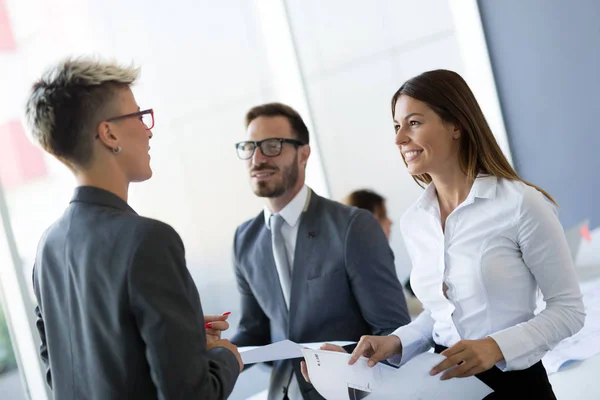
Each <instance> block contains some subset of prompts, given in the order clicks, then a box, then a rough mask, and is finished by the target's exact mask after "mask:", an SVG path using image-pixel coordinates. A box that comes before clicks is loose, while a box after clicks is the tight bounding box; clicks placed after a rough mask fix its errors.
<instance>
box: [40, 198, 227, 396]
mask: <svg viewBox="0 0 600 400" xmlns="http://www.w3.org/2000/svg"><path fill="white" fill-rule="evenodd" d="M33 285H34V290H35V295H36V297H37V300H38V307H37V308H36V314H37V316H38V320H37V328H38V330H39V333H40V337H41V339H42V345H41V348H40V350H41V356H42V359H43V360H44V362H45V364H46V366H47V382H48V384H49V385H50V386H51V387H52V389H53V393H54V398H55V399H60V400H70V399H98V400H104V399H106V400H119V399H123V400H125V399H225V398H227V396H229V394H230V393H231V391H232V389H233V386H234V384H235V382H236V380H237V377H238V375H239V365H238V362H237V359H236V357H235V355H234V354H233V353H232V352H231V351H229V350H227V349H224V348H215V349H212V350H209V351H207V350H206V337H205V327H204V316H203V314H202V307H201V305H200V298H199V296H198V291H197V289H196V286H195V284H194V282H193V280H192V278H191V276H190V274H189V272H188V269H187V268H186V263H185V254H184V247H183V243H182V241H181V239H180V237H179V235H178V234H177V233H176V232H175V231H174V230H173V228H171V227H170V226H169V225H166V224H164V223H162V222H159V221H156V220H152V219H148V218H144V217H141V216H139V215H137V214H136V213H135V211H133V210H132V209H131V208H130V207H129V206H128V205H127V203H126V202H125V201H123V200H122V199H121V198H119V197H118V196H116V195H115V194H113V193H110V192H107V191H104V190H101V189H98V188H93V187H79V188H77V189H76V190H75V195H74V196H73V199H72V200H71V203H70V205H69V207H68V208H67V210H66V211H65V213H64V215H63V216H62V217H61V218H60V219H59V220H58V221H57V222H56V223H54V224H53V225H52V226H51V227H50V228H49V229H48V230H47V231H46V232H45V233H44V236H43V237H42V239H41V241H40V244H39V247H38V253H37V257H36V261H35V267H34V272H33Z"/></svg>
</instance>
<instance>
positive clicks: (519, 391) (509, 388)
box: [435, 344, 556, 400]
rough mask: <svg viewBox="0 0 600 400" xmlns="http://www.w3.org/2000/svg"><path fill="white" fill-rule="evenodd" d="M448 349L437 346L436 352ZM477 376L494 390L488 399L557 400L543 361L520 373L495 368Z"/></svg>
mask: <svg viewBox="0 0 600 400" xmlns="http://www.w3.org/2000/svg"><path fill="white" fill-rule="evenodd" d="M446 349H447V347H444V346H440V345H438V344H436V345H435V352H436V353H438V354H439V353H441V352H442V351H444V350H446ZM475 376H476V377H477V378H478V379H479V380H480V381H482V382H483V383H485V384H486V385H488V386H489V387H491V388H492V389H493V390H494V393H491V394H489V395H488V396H486V397H485V398H486V399H490V400H497V399H532V400H533V399H535V400H538V399H539V400H556V396H555V395H554V392H553V391H552V385H551V384H550V381H549V380H548V374H547V373H546V369H545V368H544V366H543V365H542V362H541V361H538V362H537V363H535V364H534V365H532V366H531V367H529V368H527V369H524V370H520V371H506V372H503V371H501V370H500V369H499V368H498V367H496V366H494V367H492V368H491V369H489V370H487V371H485V372H482V373H480V374H477V375H475Z"/></svg>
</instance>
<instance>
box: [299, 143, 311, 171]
mask: <svg viewBox="0 0 600 400" xmlns="http://www.w3.org/2000/svg"><path fill="white" fill-rule="evenodd" d="M298 152H299V153H300V157H298V158H299V159H300V163H301V164H302V165H304V166H305V167H306V163H308V157H310V146H309V145H304V146H302V147H300V148H299V149H298Z"/></svg>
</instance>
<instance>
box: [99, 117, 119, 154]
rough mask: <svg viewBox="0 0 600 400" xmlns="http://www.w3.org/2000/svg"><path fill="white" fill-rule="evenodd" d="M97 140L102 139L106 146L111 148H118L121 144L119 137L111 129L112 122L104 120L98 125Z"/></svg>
mask: <svg viewBox="0 0 600 400" xmlns="http://www.w3.org/2000/svg"><path fill="white" fill-rule="evenodd" d="M96 140H100V141H101V142H102V144H103V145H104V146H106V147H108V148H110V149H116V148H117V147H118V146H119V138H118V137H117V135H115V133H114V131H113V130H112V129H111V125H110V123H108V122H106V121H102V122H100V124H99V125H98V128H97V130H96Z"/></svg>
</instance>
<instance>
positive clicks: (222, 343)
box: [206, 339, 244, 372]
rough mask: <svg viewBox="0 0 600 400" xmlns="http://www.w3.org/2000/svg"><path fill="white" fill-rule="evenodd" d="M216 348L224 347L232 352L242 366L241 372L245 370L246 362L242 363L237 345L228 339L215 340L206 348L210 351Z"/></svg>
mask: <svg viewBox="0 0 600 400" xmlns="http://www.w3.org/2000/svg"><path fill="white" fill-rule="evenodd" d="M215 347H224V348H226V349H227V350H229V351H231V352H232V353H233V354H234V355H235V357H236V358H237V360H238V363H239V364H240V372H242V371H243V370H244V362H243V361H242V356H241V355H240V352H239V351H238V348H237V346H236V345H234V344H233V343H231V342H230V341H229V340H227V339H219V340H213V341H212V342H210V343H209V344H208V345H207V346H206V348H207V349H208V350H210V349H214V348H215Z"/></svg>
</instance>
